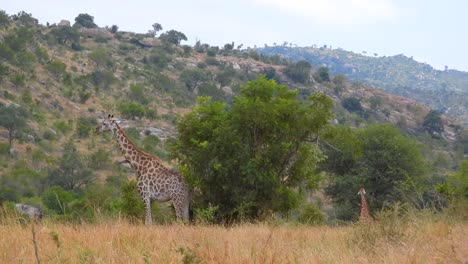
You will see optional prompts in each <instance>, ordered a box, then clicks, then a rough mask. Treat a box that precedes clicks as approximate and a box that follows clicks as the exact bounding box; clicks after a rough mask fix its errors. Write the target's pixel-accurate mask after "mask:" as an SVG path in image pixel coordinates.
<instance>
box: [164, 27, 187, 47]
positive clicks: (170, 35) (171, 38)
mask: <svg viewBox="0 0 468 264" xmlns="http://www.w3.org/2000/svg"><path fill="white" fill-rule="evenodd" d="M160 38H161V39H162V40H163V41H166V42H168V43H172V44H174V45H179V44H180V42H181V41H182V40H187V37H186V36H185V34H184V33H182V32H180V31H176V30H173V29H172V30H169V31H168V32H165V33H163V34H161V36H160Z"/></svg>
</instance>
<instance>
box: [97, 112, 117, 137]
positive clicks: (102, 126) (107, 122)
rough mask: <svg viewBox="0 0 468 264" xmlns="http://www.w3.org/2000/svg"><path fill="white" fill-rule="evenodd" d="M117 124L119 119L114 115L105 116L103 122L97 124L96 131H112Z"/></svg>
mask: <svg viewBox="0 0 468 264" xmlns="http://www.w3.org/2000/svg"><path fill="white" fill-rule="evenodd" d="M116 124H117V121H116V119H115V118H114V115H108V116H107V118H104V119H103V120H102V121H101V123H99V124H98V125H97V126H96V133H103V132H108V131H112V129H113V128H114V127H115V125H116Z"/></svg>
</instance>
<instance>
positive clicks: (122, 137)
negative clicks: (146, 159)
mask: <svg viewBox="0 0 468 264" xmlns="http://www.w3.org/2000/svg"><path fill="white" fill-rule="evenodd" d="M112 133H113V134H114V138H115V140H117V143H118V144H119V148H120V151H121V152H122V154H123V155H124V157H125V159H126V160H127V161H128V162H130V164H131V165H132V167H134V168H135V167H137V165H138V161H139V155H140V153H141V151H140V150H139V149H138V148H137V147H135V145H134V144H133V143H132V142H131V141H130V139H129V138H128V136H127V134H126V133H125V131H123V129H122V128H120V127H119V125H117V124H115V126H114V128H112Z"/></svg>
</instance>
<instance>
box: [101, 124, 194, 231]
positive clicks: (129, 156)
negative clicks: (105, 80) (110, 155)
mask: <svg viewBox="0 0 468 264" xmlns="http://www.w3.org/2000/svg"><path fill="white" fill-rule="evenodd" d="M108 131H111V132H112V133H113V135H114V139H115V140H117V143H118V144H119V148H120V151H121V152H122V154H123V156H124V158H125V161H126V162H128V163H129V164H130V166H131V167H132V169H133V170H135V172H136V175H137V187H138V192H139V193H140V196H141V198H142V200H143V203H144V204H145V210H146V219H145V224H147V225H149V224H152V218H151V201H153V200H156V201H158V202H167V201H171V202H172V204H173V205H174V208H175V212H176V216H177V220H182V221H184V222H187V221H188V220H189V203H190V197H189V190H188V185H187V183H186V182H185V179H184V177H183V176H182V175H181V174H180V173H178V172H175V171H173V170H171V169H169V168H166V167H165V166H164V165H163V164H162V161H161V160H160V159H159V158H158V157H156V156H153V155H151V154H148V153H146V152H143V151H141V150H139V149H138V148H137V147H135V145H134V144H133V143H132V142H131V141H130V139H129V138H128V136H127V135H126V134H125V132H124V130H123V129H122V128H121V127H120V126H119V124H118V123H117V120H116V119H115V118H114V116H113V115H108V116H107V118H105V119H104V120H103V121H102V122H101V123H100V124H98V125H97V127H96V133H103V132H108Z"/></svg>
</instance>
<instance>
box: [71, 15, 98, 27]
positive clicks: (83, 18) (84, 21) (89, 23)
mask: <svg viewBox="0 0 468 264" xmlns="http://www.w3.org/2000/svg"><path fill="white" fill-rule="evenodd" d="M73 26H74V27H76V26H81V27H85V28H96V27H97V25H96V24H95V23H94V17H93V16H91V15H89V14H86V13H85V14H79V15H78V16H77V17H76V18H75V24H74V25H73Z"/></svg>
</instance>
